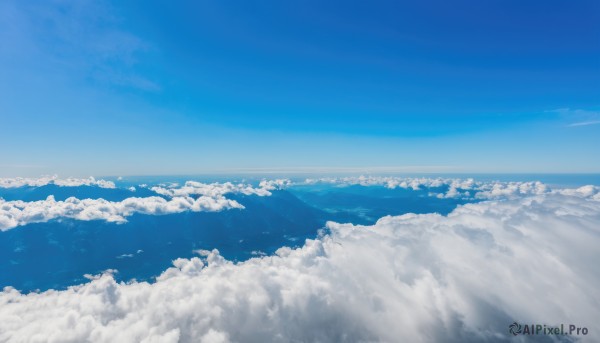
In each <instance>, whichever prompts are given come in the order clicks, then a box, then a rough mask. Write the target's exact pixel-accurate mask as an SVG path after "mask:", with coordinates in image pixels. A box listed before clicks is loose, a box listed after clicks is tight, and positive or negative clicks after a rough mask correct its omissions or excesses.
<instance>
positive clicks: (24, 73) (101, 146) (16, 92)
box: [0, 0, 600, 176]
mask: <svg viewBox="0 0 600 343" xmlns="http://www.w3.org/2000/svg"><path fill="white" fill-rule="evenodd" d="M0 94H1V96H0V147H1V148H0V176H39V175H41V174H49V173H50V174H54V173H58V174H59V175H61V176H87V175H96V176H98V175H147V174H194V173H201V172H214V171H239V170H271V169H276V170H298V169H300V170H309V169H311V168H318V170H324V169H331V170H344V168H357V169H362V168H365V169H369V168H382V169H377V170H397V171H411V172H600V158H599V156H600V154H599V148H598V147H600V2H598V1H543V2H541V1H527V0H519V1H510V0H501V1H493V0H492V1H411V2H408V1H368V2H365V1H356V2H352V1H312V0H301V1H295V0H291V1H223V0H216V1H212V0H208V1H187V2H166V1H161V2H158V1H136V2H133V1H113V2H110V1H107V2H103V1H100V2H91V1H90V2H86V1H18V0H5V1H2V2H0Z"/></svg>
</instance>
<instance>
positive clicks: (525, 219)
mask: <svg viewBox="0 0 600 343" xmlns="http://www.w3.org/2000/svg"><path fill="white" fill-rule="evenodd" d="M591 194H592V195H591ZM593 194H595V195H593ZM596 195H597V193H593V192H586V189H583V190H581V189H580V190H579V191H574V192H572V194H571V195H568V194H560V193H545V194H542V195H534V196H528V197H521V198H516V199H511V200H503V201H491V202H482V203H477V204H469V205H465V206H462V207H459V208H458V209H456V210H455V211H453V212H452V213H451V214H450V215H448V216H447V217H445V216H440V215H437V214H426V215H414V214H407V215H403V216H397V217H384V218H381V219H380V220H379V221H378V222H377V223H376V224H375V225H373V226H355V225H352V224H336V223H329V224H328V226H329V228H330V230H331V234H330V235H327V236H323V237H321V238H319V239H317V240H307V241H306V244H305V245H304V246H303V247H302V248H299V249H290V248H281V249H279V250H278V253H277V256H267V257H262V258H254V259H251V260H248V261H246V262H243V263H238V264H234V263H232V262H229V261H226V260H224V259H223V258H222V257H221V256H220V255H219V254H218V252H216V251H213V252H204V251H203V252H201V253H202V254H201V257H194V258H191V259H177V260H175V261H174V262H173V265H174V267H173V268H170V269H168V270H166V271H165V272H164V273H163V274H162V275H161V276H160V277H159V278H158V279H157V281H156V282H155V283H153V284H149V283H145V282H131V283H127V284H125V283H116V282H115V280H114V279H113V277H112V276H111V273H107V274H105V275H103V276H101V277H97V278H92V280H91V281H90V282H89V283H87V284H83V285H80V286H75V287H71V288H69V289H68V290H65V291H52V290H51V291H47V292H43V293H39V294H37V293H32V294H28V295H24V294H20V293H19V292H18V291H16V290H14V289H11V288H6V289H5V290H4V291H3V292H2V293H0V341H7V342H17V341H37V342H81V341H94V342H115V341H119V342H158V341H160V342H199V341H200V342H201V341H206V342H228V341H230V342H290V341H301V342H315V341H320V342H340V341H363V342H364V341H384V342H396V341H407V342H436V341H448V342H452V341H455V342H465V341H477V342H479V341H502V340H506V341H509V340H510V339H512V336H511V337H509V333H508V325H509V324H510V323H512V322H513V321H515V320H516V321H518V322H520V323H523V324H525V323H529V324H531V323H540V324H547V325H557V324H560V323H565V324H567V325H568V324H575V325H579V326H585V327H587V328H588V330H589V334H588V336H586V337H585V338H586V339H589V340H590V341H598V340H600V323H599V322H598V320H597V318H600V307H598V304H599V303H600V293H598V292H597V286H598V284H600V269H599V268H598V265H597V263H594V262H595V261H597V260H598V259H599V258H600V253H599V251H598V246H600V201H599V200H600V199H598V197H597V196H596ZM202 256H204V257H202Z"/></svg>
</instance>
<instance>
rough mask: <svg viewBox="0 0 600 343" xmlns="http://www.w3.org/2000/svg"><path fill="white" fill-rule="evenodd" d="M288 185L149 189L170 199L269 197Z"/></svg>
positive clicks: (268, 183) (188, 184)
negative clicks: (201, 196)
mask: <svg viewBox="0 0 600 343" xmlns="http://www.w3.org/2000/svg"><path fill="white" fill-rule="evenodd" d="M289 185H291V182H290V181H289V180H287V179H281V180H263V181H261V182H260V184H259V186H258V187H252V186H251V185H248V184H243V183H239V184H233V183H231V182H225V183H210V184H207V183H201V182H197V181H187V182H186V183H185V184H184V185H183V186H182V187H178V185H177V184H172V185H170V186H165V185H162V186H161V185H159V186H156V187H152V188H151V189H152V190H153V191H154V192H156V193H158V194H161V195H165V196H170V197H177V196H190V195H206V196H222V195H225V194H228V193H238V194H245V195H258V196H269V195H271V192H270V191H273V190H276V189H282V188H284V187H286V186H289Z"/></svg>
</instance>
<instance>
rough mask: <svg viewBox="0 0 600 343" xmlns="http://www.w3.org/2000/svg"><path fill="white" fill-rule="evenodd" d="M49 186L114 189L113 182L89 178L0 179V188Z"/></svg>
mask: <svg viewBox="0 0 600 343" xmlns="http://www.w3.org/2000/svg"><path fill="white" fill-rule="evenodd" d="M49 184H54V185H57V186H61V187H78V186H98V187H101V188H115V184H114V182H112V181H106V180H96V179H95V178H93V177H91V176H90V177H89V178H87V179H77V178H67V179H59V178H58V176H56V175H54V176H44V177H40V178H23V177H16V178H0V188H18V187H25V186H29V187H41V186H46V185H49Z"/></svg>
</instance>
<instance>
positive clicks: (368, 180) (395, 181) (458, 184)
mask: <svg viewBox="0 0 600 343" xmlns="http://www.w3.org/2000/svg"><path fill="white" fill-rule="evenodd" d="M304 183H305V184H316V183H329V184H337V185H342V186H349V185H361V186H384V187H387V188H390V189H394V188H403V189H412V190H425V189H427V190H429V195H430V196H435V197H438V198H464V199H474V200H476V199H479V200H490V199H512V198H518V197H523V196H529V195H541V194H555V193H559V194H562V193H569V194H572V193H573V192H580V193H590V194H592V195H594V194H598V193H600V188H598V187H596V186H591V185H588V186H583V187H581V188H579V189H577V190H574V189H562V188H560V189H556V190H553V189H551V188H550V187H549V186H548V185H546V184H544V183H542V182H539V181H530V182H521V181H514V182H501V181H491V182H488V181H475V180H474V179H455V178H434V179H433V178H404V177H393V176H390V177H387V176H358V177H342V178H320V179H306V181H305V182H304ZM436 188H442V190H436Z"/></svg>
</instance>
